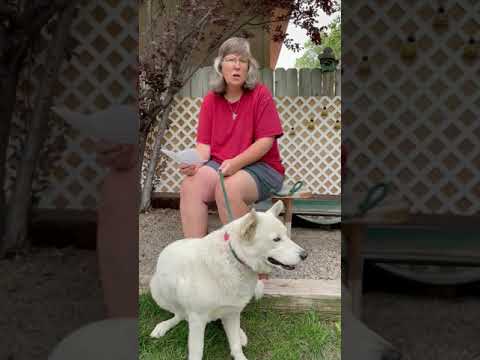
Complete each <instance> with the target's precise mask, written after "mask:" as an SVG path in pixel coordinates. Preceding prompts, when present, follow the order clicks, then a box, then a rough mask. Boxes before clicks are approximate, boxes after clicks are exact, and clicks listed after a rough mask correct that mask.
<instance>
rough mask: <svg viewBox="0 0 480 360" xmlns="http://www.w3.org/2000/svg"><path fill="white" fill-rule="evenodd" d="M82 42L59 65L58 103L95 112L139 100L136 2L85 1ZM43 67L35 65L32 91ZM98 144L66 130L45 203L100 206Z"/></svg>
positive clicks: (79, 20)
mask: <svg viewBox="0 0 480 360" xmlns="http://www.w3.org/2000/svg"><path fill="white" fill-rule="evenodd" d="M71 33H72V35H73V36H74V38H75V39H76V40H77V41H78V46H77V47H76V48H75V55H74V56H73V57H72V59H71V61H70V62H69V63H66V62H64V64H63V66H62V67H61V68H60V69H59V82H60V84H59V86H58V87H57V88H56V91H55V93H56V97H55V100H54V101H55V104H56V105H58V106H66V107H68V108H70V109H72V110H75V111H79V112H85V113H89V112H95V111H99V110H102V109H105V108H106V107H108V106H109V105H111V104H114V103H134V102H135V95H136V94H135V74H136V70H135V68H134V66H135V63H136V59H137V52H138V50H137V38H138V20H137V4H136V3H134V2H131V1H128V0H102V1H92V0H87V1H83V2H82V4H81V5H80V6H79V14H78V16H77V17H76V19H75V21H74V23H73V24H72V26H71ZM42 72H43V70H42V67H41V66H39V65H36V66H35V67H34V69H33V74H34V79H33V84H32V85H33V87H34V89H33V93H35V88H36V87H37V86H38V79H39V78H40V75H41V73H42ZM95 157H96V156H95V152H94V149H93V143H92V141H90V140H89V139H87V138H85V137H83V136H81V135H80V134H79V133H78V132H77V131H75V130H73V129H69V130H68V132H67V149H66V151H65V153H64V156H63V157H62V159H61V160H60V163H59V164H58V165H57V166H56V167H55V168H52V173H51V183H52V184H53V186H51V187H50V188H49V189H48V190H46V191H45V192H44V193H42V196H41V201H40V203H39V205H38V206H39V207H41V208H73V209H85V208H95V207H96V202H97V193H98V191H97V188H98V185H99V184H100V183H101V181H102V178H103V175H104V171H103V170H102V168H100V167H99V166H98V165H97V163H96V161H95Z"/></svg>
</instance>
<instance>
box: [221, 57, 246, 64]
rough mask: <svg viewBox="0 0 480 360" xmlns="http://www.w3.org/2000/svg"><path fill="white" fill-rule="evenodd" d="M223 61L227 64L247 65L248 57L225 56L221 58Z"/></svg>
mask: <svg viewBox="0 0 480 360" xmlns="http://www.w3.org/2000/svg"><path fill="white" fill-rule="evenodd" d="M223 62H225V63H227V64H236V63H239V64H240V65H247V64H248V59H245V58H238V57H226V58H224V59H223Z"/></svg>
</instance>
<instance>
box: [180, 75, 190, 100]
mask: <svg viewBox="0 0 480 360" xmlns="http://www.w3.org/2000/svg"><path fill="white" fill-rule="evenodd" d="M191 86H192V79H190V80H188V81H187V82H186V83H185V84H184V85H183V87H182V88H181V89H180V91H179V92H178V96H180V97H190V96H191V94H192V91H191V89H190V87H191Z"/></svg>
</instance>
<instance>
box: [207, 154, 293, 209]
mask: <svg viewBox="0 0 480 360" xmlns="http://www.w3.org/2000/svg"><path fill="white" fill-rule="evenodd" d="M205 165H206V166H210V167H211V168H213V169H214V170H215V171H218V168H219V167H220V164H219V163H218V162H216V161H214V160H209V161H208V162H207V163H206V164H205ZM242 170H245V171H246V172H248V173H249V174H250V175H251V176H252V177H253V179H254V180H255V183H256V184H257V192H258V200H257V201H262V200H265V199H268V198H269V197H270V196H272V194H273V193H275V192H277V191H280V189H281V188H282V184H283V178H284V176H283V175H282V174H280V173H279V172H278V171H276V170H275V169H273V168H272V167H270V166H268V165H267V164H265V163H263V162H256V163H253V164H251V165H248V166H245V167H244V168H242Z"/></svg>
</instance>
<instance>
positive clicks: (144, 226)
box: [139, 209, 341, 290]
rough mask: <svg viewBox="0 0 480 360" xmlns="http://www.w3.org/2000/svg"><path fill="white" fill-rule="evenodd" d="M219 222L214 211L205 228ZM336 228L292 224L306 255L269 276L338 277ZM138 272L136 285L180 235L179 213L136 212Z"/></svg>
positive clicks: (144, 283)
mask: <svg viewBox="0 0 480 360" xmlns="http://www.w3.org/2000/svg"><path fill="white" fill-rule="evenodd" d="M220 226H221V223H220V220H219V219H218V215H217V214H216V213H211V214H210V215H209V220H208V229H209V231H212V230H215V229H217V228H219V227H220ZM340 235H341V234H340V230H332V231H323V230H318V229H306V228H298V227H294V228H293V229H292V239H293V240H294V241H295V242H297V243H298V244H299V245H300V246H302V247H303V248H304V249H305V250H307V251H308V253H309V257H308V259H307V260H306V261H305V262H304V263H303V264H302V266H300V267H298V268H297V269H296V270H294V271H287V270H277V269H275V270H274V272H273V273H272V275H271V277H277V278H291V279H339V278H340ZM139 237H140V245H139V261H140V265H139V272H140V289H141V290H144V289H145V287H146V286H147V285H148V281H149V279H150V276H151V275H152V274H153V271H154V269H155V265H156V261H157V257H158V254H159V253H160V251H161V250H162V249H163V248H164V247H165V246H166V245H168V244H170V243H171V242H172V241H175V240H178V239H181V238H183V235H182V229H181V222H180V213H179V211H178V210H173V209H158V210H154V211H152V212H150V213H149V214H144V215H141V216H140V233H139Z"/></svg>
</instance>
